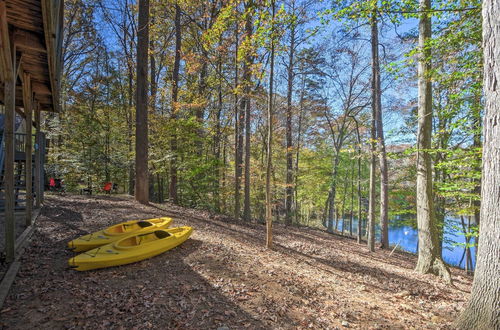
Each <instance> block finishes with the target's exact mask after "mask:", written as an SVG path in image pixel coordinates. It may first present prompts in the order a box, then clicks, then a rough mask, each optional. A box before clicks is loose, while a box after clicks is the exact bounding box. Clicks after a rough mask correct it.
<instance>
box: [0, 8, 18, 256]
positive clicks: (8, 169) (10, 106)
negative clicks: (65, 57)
mask: <svg viewBox="0 0 500 330" xmlns="http://www.w3.org/2000/svg"><path fill="white" fill-rule="evenodd" d="M2 7H3V9H4V12H3V13H1V11H2ZM0 15H2V17H5V3H4V2H3V1H2V2H0ZM3 25H4V24H0V28H1V26H3ZM2 34H3V32H2ZM7 42H8V43H10V41H7ZM3 46H5V44H3ZM10 55H12V54H10ZM10 58H11V62H10V64H11V65H10V69H11V71H10V72H8V73H6V79H5V87H4V104H5V114H4V141H5V142H4V143H5V158H4V188H5V257H6V260H7V262H12V261H14V255H15V251H14V250H15V241H16V233H15V228H16V218H15V215H14V203H15V197H14V154H15V152H14V119H15V108H16V77H15V74H14V68H15V57H14V56H12V57H10ZM13 62H14V63H13Z"/></svg>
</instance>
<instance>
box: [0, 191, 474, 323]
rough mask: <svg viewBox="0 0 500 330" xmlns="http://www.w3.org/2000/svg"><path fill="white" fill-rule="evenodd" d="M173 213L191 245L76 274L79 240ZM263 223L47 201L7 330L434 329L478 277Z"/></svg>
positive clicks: (86, 201) (4, 314) (452, 314)
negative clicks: (72, 261)
mask: <svg viewBox="0 0 500 330" xmlns="http://www.w3.org/2000/svg"><path fill="white" fill-rule="evenodd" d="M160 215H162V216H172V217H173V218H174V221H175V222H174V224H178V225H190V226H193V227H194V228H195V232H194V233H193V235H192V237H191V239H189V240H188V241H187V242H185V243H184V244H183V245H181V246H180V247H178V248H176V249H174V250H172V251H169V252H167V253H165V254H163V255H160V256H157V257H155V258H152V259H150V260H145V261H142V262H139V263H135V264H131V265H127V266H121V267H115V268H109V269H103V270H96V271H89V272H76V271H73V270H70V269H68V268H67V266H66V265H67V264H66V263H67V259H68V258H70V257H71V256H72V253H71V252H69V251H67V250H66V249H65V244H66V243H67V242H68V241H69V240H70V239H72V238H74V237H75V236H78V235H81V234H85V233H88V232H91V231H95V230H98V229H100V228H102V227H104V226H107V225H110V224H112V223H115V222H120V221H122V220H129V219H137V218H148V217H155V216H160ZM264 237H265V236H264V226H263V225H259V224H248V225H247V224H242V223H239V222H233V221H231V220H230V219H226V218H223V217H221V216H213V215H210V214H209V213H208V212H203V211H196V210H191V209H184V208H180V207H175V206H171V205H161V206H158V205H156V206H155V205H152V206H147V207H146V206H142V205H139V204H136V203H135V202H134V201H133V200H132V199H130V198H128V197H115V196H113V197H96V198H95V197H92V198H88V197H82V196H66V197H60V196H58V197H55V196H48V198H47V202H46V206H45V207H44V208H43V210H42V213H41V215H40V217H39V218H38V229H37V231H36V233H35V234H34V237H33V240H32V243H31V246H30V247H29V248H28V249H27V251H26V252H25V254H24V256H23V260H22V266H21V269H20V272H19V274H18V277H17V279H16V281H15V283H14V286H13V287H12V289H11V292H10V295H9V297H8V299H7V301H6V303H5V305H4V309H3V310H2V311H0V326H2V327H3V328H14V329H16V328H19V329H21V328H23V329H34V328H37V329H54V328H88V329H101V328H102V329H110V328H118V329H119V328H161V329H165V328H181V329H214V328H215V329H216V328H218V327H223V328H226V327H227V328H230V329H242V328H249V329H261V328H265V329H270V328H272V329H294V328H312V329H322V328H324V329H335V328H343V327H349V328H362V329H389V328H390V329H436V328H449V327H450V324H451V322H452V321H453V320H454V319H455V318H456V316H457V314H458V312H459V311H461V310H462V308H463V305H464V302H465V299H466V298H467V296H468V292H469V289H470V284H471V279H470V277H468V276H466V275H465V273H464V272H463V271H460V270H456V269H455V270H453V278H454V281H455V287H448V286H446V285H444V284H442V283H438V282H436V279H435V278H434V277H432V276H422V275H418V274H416V273H414V272H413V270H412V269H413V267H414V264H415V261H416V260H415V258H414V257H413V256H410V255H406V254H401V253H395V254H393V255H392V257H389V252H388V251H377V252H376V253H372V254H370V253H368V252H367V251H366V248H365V247H364V246H359V245H357V244H356V243H355V242H354V241H353V240H351V239H348V238H344V237H339V236H334V235H330V234H327V233H325V232H322V231H318V230H315V229H308V228H285V227H284V226H281V225H275V242H276V244H275V245H276V247H275V249H274V250H273V251H268V250H266V249H265V248H263V246H264Z"/></svg>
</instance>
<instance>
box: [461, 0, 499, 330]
mask: <svg viewBox="0 0 500 330" xmlns="http://www.w3.org/2000/svg"><path fill="white" fill-rule="evenodd" d="M482 10H483V49H484V66H483V67H484V87H483V88H484V94H485V99H486V102H485V117H484V122H483V136H484V145H483V170H482V178H481V183H482V186H481V211H480V212H481V215H480V216H481V223H480V227H479V232H480V233H481V241H480V242H479V247H478V252H477V261H476V271H475V275H474V283H473V284H472V293H471V297H470V300H469V304H468V305H467V307H466V309H465V311H464V312H463V313H462V315H461V316H460V318H459V319H458V321H457V327H458V328H460V329H500V281H499V280H498V279H499V277H500V244H499V243H498V238H499V237H500V221H498V219H500V208H499V207H498V201H499V200H500V190H499V189H498V187H500V139H499V138H498V137H499V136H500V124H499V123H500V88H499V84H500V81H499V79H500V63H499V62H498V54H499V53H500V21H499V20H498V17H500V3H499V2H498V1H496V0H484V1H483V8H482Z"/></svg>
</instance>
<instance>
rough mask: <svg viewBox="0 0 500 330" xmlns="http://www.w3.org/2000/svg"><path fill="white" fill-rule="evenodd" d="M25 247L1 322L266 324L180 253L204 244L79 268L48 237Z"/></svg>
mask: <svg viewBox="0 0 500 330" xmlns="http://www.w3.org/2000/svg"><path fill="white" fill-rule="evenodd" d="M37 236H38V237H37V240H38V242H40V244H38V245H36V246H35V247H33V248H31V249H30V250H31V251H28V253H27V255H26V257H25V260H23V263H22V267H21V269H20V272H19V280H17V281H16V283H15V285H14V286H13V288H12V290H11V293H10V295H9V298H8V299H7V301H6V304H5V306H6V307H8V309H9V310H8V311H7V312H4V313H2V320H1V321H0V325H1V326H3V327H6V328H14V329H16V328H40V327H42V328H53V329H55V328H67V327H77V328H78V327H86V328H93V327H105V328H120V327H124V328H164V329H167V328H169V329H170V328H182V329H186V328H199V329H213V328H217V327H221V326H224V325H225V326H228V327H229V328H244V327H250V328H252V329H264V328H266V327H265V326H264V324H263V323H261V322H260V321H259V320H256V319H255V318H253V317H252V316H251V315H250V314H248V313H247V312H246V311H244V310H243V309H242V308H241V307H240V306H238V305H237V304H236V303H234V302H233V301H231V300H230V299H229V298H228V297H226V296H224V295H223V294H222V293H221V292H219V291H218V290H217V289H216V288H214V287H213V286H212V285H211V284H210V283H209V282H207V281H206V280H205V279H204V278H203V277H202V276H201V275H200V274H198V273H197V272H195V271H194V270H193V269H192V268H191V267H190V266H189V265H188V264H187V263H186V262H185V258H186V257H188V256H189V255H190V254H191V253H194V252H197V251H198V250H199V249H202V248H203V244H202V242H201V241H198V240H194V239H189V240H187V241H186V242H185V243H184V244H182V245H181V246H179V247H177V248H175V249H173V250H171V251H168V252H166V253H164V254H161V255H159V256H156V257H153V258H151V259H148V260H143V261H140V262H137V263H134V264H129V265H124V266H119V267H113V268H107V269H100V270H93V271H87V272H77V271H74V270H70V269H69V268H68V267H67V264H66V262H67V259H68V258H69V257H70V256H71V255H70V253H69V252H67V251H60V250H59V249H58V244H57V242H54V241H53V239H52V238H51V237H50V235H46V234H45V235H44V234H41V233H37Z"/></svg>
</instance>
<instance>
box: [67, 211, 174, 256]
mask: <svg viewBox="0 0 500 330" xmlns="http://www.w3.org/2000/svg"><path fill="white" fill-rule="evenodd" d="M171 223H172V218H166V217H165V218H156V219H147V220H131V221H127V222H122V223H119V224H117V225H114V226H111V227H108V228H106V229H103V230H100V231H98V232H95V233H92V234H88V235H85V236H81V237H78V238H76V239H74V240H72V241H71V242H68V248H69V249H71V250H73V251H75V252H82V251H88V250H92V249H95V248H96V247H99V246H101V245H105V244H109V243H112V242H115V241H117V240H119V239H120V238H123V237H125V236H129V235H132V234H140V233H144V232H149V231H151V230H155V229H164V228H168V226H170V224H171Z"/></svg>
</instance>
